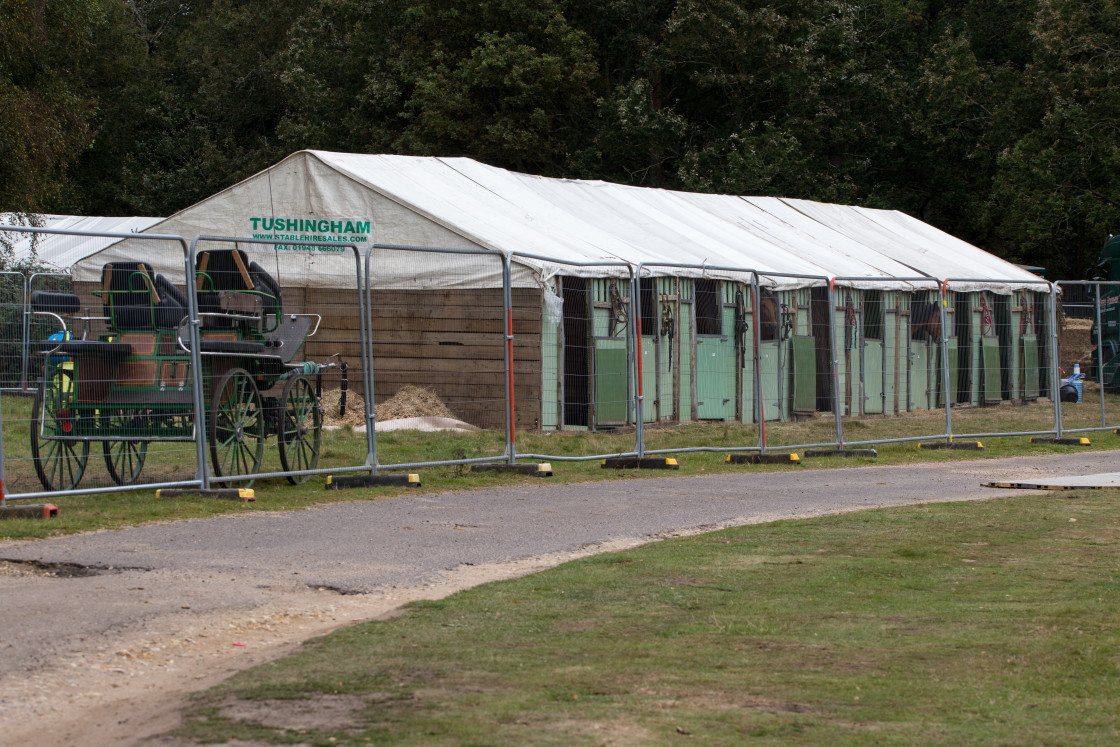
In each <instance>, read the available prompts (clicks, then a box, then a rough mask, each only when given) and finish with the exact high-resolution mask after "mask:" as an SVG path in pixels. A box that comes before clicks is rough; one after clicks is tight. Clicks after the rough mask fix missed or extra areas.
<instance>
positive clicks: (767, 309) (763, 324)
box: [758, 288, 779, 340]
mask: <svg viewBox="0 0 1120 747" xmlns="http://www.w3.org/2000/svg"><path fill="white" fill-rule="evenodd" d="M758 296H759V300H758V332H759V336H760V337H761V338H762V339H763V340H777V339H778V322H779V320H778V294H777V293H775V292H774V291H773V290H771V289H769V288H759V291H758Z"/></svg>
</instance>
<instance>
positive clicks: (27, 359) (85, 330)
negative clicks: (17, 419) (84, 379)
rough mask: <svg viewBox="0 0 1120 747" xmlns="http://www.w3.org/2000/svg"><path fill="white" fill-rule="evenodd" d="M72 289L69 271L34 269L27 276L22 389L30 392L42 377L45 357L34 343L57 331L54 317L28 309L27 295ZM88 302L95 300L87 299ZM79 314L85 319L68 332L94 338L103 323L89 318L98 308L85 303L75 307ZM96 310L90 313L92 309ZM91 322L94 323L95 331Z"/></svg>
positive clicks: (29, 303)
mask: <svg viewBox="0 0 1120 747" xmlns="http://www.w3.org/2000/svg"><path fill="white" fill-rule="evenodd" d="M73 289H74V280H73V278H72V277H71V276H70V273H55V272H36V273H33V274H32V275H30V276H29V277H28V278H27V293H26V294H25V296H24V302H23V307H24V313H23V348H22V355H21V358H22V360H21V361H20V367H21V369H22V371H23V376H22V380H23V382H24V386H23V387H21V388H23V389H24V390H25V391H29V392H33V391H34V390H35V384H36V382H38V381H40V380H41V379H42V377H43V363H44V361H45V360H46V358H45V357H44V356H43V355H40V354H39V353H40V351H39V350H38V345H37V343H39V342H40V341H42V340H46V339H47V338H48V337H50V336H51V335H52V334H56V333H57V332H58V320H57V319H55V318H54V317H51V316H48V315H46V314H36V313H33V312H32V309H31V294H32V293H72V292H73ZM87 300H89V301H91V302H93V301H95V300H97V299H92V298H91V299H87ZM79 311H80V314H81V315H82V316H84V317H86V319H87V321H84V322H81V323H80V324H79V325H78V326H77V327H76V328H75V329H73V330H70V333H71V334H72V335H73V336H75V337H78V338H82V339H95V337H96V335H95V334H94V333H95V331H96V332H97V333H101V332H104V331H105V325H104V324H97V322H95V321H93V317H95V316H99V315H100V314H101V313H102V312H101V310H100V309H94V308H93V307H92V306H86V307H85V308H81V309H79ZM95 311H96V312H97V313H94V312H95ZM95 324H97V327H96V330H95V326H94V325H95Z"/></svg>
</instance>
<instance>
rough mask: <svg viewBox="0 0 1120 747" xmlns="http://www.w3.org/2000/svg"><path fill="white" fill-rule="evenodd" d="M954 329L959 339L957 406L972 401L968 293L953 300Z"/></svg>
mask: <svg viewBox="0 0 1120 747" xmlns="http://www.w3.org/2000/svg"><path fill="white" fill-rule="evenodd" d="M953 310H954V313H953V329H954V332H955V333H956V338H957V404H968V403H969V402H971V401H972V305H971V304H970V303H969V295H968V294H967V293H957V294H956V298H954V300H953Z"/></svg>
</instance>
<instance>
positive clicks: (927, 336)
mask: <svg viewBox="0 0 1120 747" xmlns="http://www.w3.org/2000/svg"><path fill="white" fill-rule="evenodd" d="M910 339H911V340H925V341H927V342H934V343H940V342H941V313H940V311H939V310H938V308H937V304H936V303H929V302H928V301H922V302H918V301H911V302H910Z"/></svg>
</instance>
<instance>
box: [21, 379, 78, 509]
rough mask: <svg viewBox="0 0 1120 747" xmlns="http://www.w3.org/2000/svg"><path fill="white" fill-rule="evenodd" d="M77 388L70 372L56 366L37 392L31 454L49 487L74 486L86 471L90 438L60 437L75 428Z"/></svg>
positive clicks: (49, 488) (36, 467)
mask: <svg viewBox="0 0 1120 747" xmlns="http://www.w3.org/2000/svg"><path fill="white" fill-rule="evenodd" d="M73 391H74V389H73V379H72V377H71V376H70V372H69V371H66V370H64V369H61V368H53V370H51V371H50V373H49V374H48V376H47V378H45V379H44V380H43V381H41V382H40V383H39V389H38V390H37V391H36V392H35V403H34V405H33V406H32V409H31V413H32V414H31V456H32V458H33V459H34V461H35V472H36V474H38V475H39V482H41V483H43V487H44V488H45V489H47V490H52V491H53V490H73V489H74V488H76V487H78V482H79V481H81V479H82V475H83V474H84V473H85V471H86V461H87V460H88V459H89V441H61V440H58V439H57V438H56V437H57V436H67V435H70V434H72V433H73V432H74V425H75V423H74V420H73V419H72V415H73V411H72V409H71V408H72V405H73V398H74V394H73Z"/></svg>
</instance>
